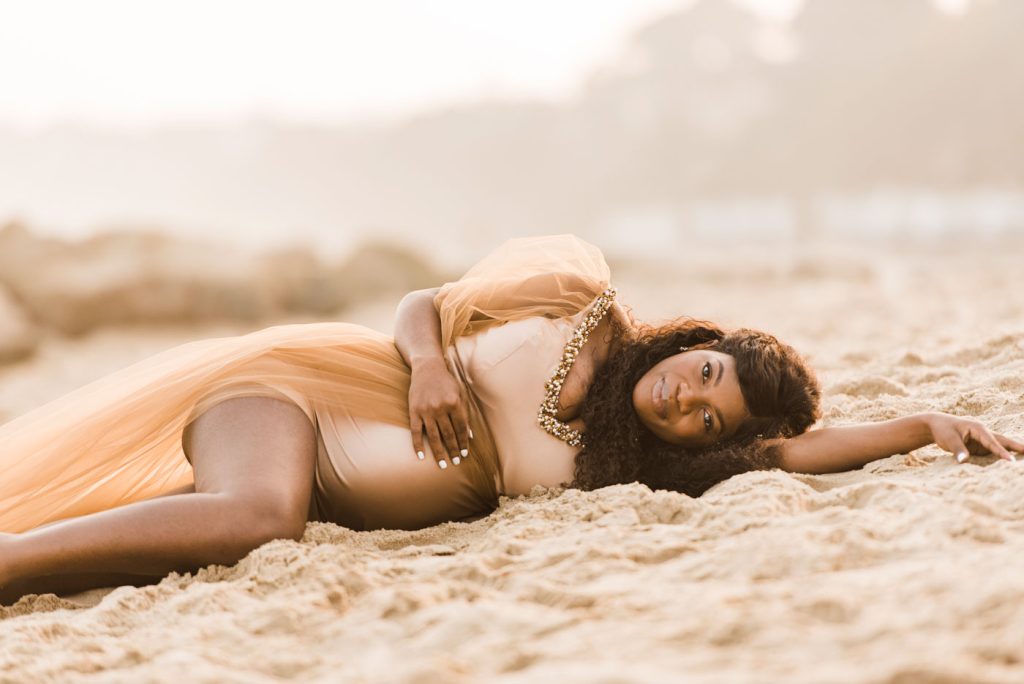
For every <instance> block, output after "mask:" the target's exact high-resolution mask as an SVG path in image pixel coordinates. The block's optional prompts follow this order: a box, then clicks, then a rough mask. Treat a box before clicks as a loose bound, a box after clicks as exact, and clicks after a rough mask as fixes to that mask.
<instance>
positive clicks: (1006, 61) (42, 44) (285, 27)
mask: <svg viewBox="0 0 1024 684" xmlns="http://www.w3.org/2000/svg"><path fill="white" fill-rule="evenodd" d="M1021 35H1024V3H1022V2H1019V1H1018V0H943V1H941V2H940V1H938V0H803V1H800V0H743V1H742V2H741V1H739V0H737V1H736V2H732V1H730V0H690V1H685V0H556V1H551V0H522V1H521V2H517V3H497V2H490V1H488V2H480V1H479V0H477V1H476V2H473V1H471V0H435V1H434V2H430V3H421V2H414V1H412V0H378V1H377V2H374V3H356V2H330V1H327V0H303V1H301V2H289V3H285V2H283V1H277V2H275V1H251V0H250V1H246V2H243V1H241V0H238V1H228V0H206V1H199V0H175V2H163V1H158V0H152V1H150V2H146V3H138V2H131V1H130V0H95V1H94V2H90V3H78V2H73V1H71V0H67V1H58V0H38V1H34V2H28V1H25V2H7V3H4V4H2V5H0V363H2V364H4V365H2V366H0V420H2V419H3V418H5V417H11V416H13V415H16V414H17V413H20V412H22V411H24V410H27V409H28V408H31V407H32V406H34V405H37V404H39V403H41V402H42V401H45V400H46V399H48V398H51V397H53V396H56V395H57V394H59V393H61V392H63V391H67V390H68V389H70V388H72V387H74V386H77V385H79V384H81V383H83V382H86V381H88V380H89V379H92V378H94V377H97V376H99V375H101V374H103V373H105V372H109V371H110V370H113V369H115V368H117V367H120V366H123V365H125V364H126V363H128V362H130V361H131V360H134V359H136V358H140V357H142V356H145V355H148V354H150V353H153V352H155V351H159V350H160V349H162V348H166V347H167V346H170V345H172V344H177V343H179V342H181V341H185V340H186V339H192V338H195V337H198V336H210V335H214V334H236V333H238V332H244V331H246V330H251V329H254V328H256V327H261V326H263V325H268V324H272V323H279V322H291V321H303V320H325V319H344V320H352V321H356V322H362V323H365V324H368V325H372V326H375V327H379V328H382V329H388V328H389V326H390V325H391V315H392V313H393V309H394V305H395V303H396V302H397V300H398V298H400V296H401V294H402V293H404V292H407V291H409V290H411V289H415V288H419V287H429V286H434V285H437V284H439V283H441V282H444V281H445V280H447V279H450V278H453V277H457V276H458V274H459V273H460V271H461V270H462V269H463V268H465V267H466V266H467V265H468V264H470V263H472V262H473V261H474V260H475V259H477V258H479V257H480V256H482V255H483V254H484V253H486V252H487V251H488V250H490V249H491V248H493V247H494V246H496V245H497V244H499V243H500V242H502V241H503V240H505V239H507V238H509V237H513V236H523V235H536V234H545V233H563V232H572V233H576V234H577V235H580V236H581V237H583V238H585V239H587V240H589V241H591V242H594V243H595V244H597V245H598V246H600V247H601V248H602V249H603V250H604V252H605V254H606V255H607V257H608V259H609V261H610V262H611V264H612V266H613V272H614V274H615V280H616V281H617V282H618V284H619V285H620V289H621V290H622V291H623V298H624V299H626V300H628V303H630V304H631V305H632V306H633V308H634V310H635V311H636V313H637V314H638V315H640V316H641V317H653V318H659V317H667V316H671V315H679V314H690V315H695V316H699V317H704V318H711V319H713V320H716V321H719V322H721V323H723V324H726V325H741V324H743V325H751V326H756V327H763V328H766V329H769V330H772V331H775V332H777V333H778V334H779V335H780V336H785V338H786V339H787V340H790V341H792V342H794V344H797V345H800V346H801V348H802V349H805V350H807V352H806V353H807V354H808V355H809V356H811V357H813V359H814V360H815V361H816V362H817V363H818V364H819V367H821V368H822V369H823V372H828V371H829V369H830V368H833V369H841V368H846V367H849V366H850V365H851V363H852V364H853V365H856V364H857V363H858V361H857V359H858V358H860V357H859V356H858V355H861V356H864V357H865V358H867V357H868V356H870V355H871V354H880V353H893V354H906V353H910V352H908V351H907V350H908V349H911V348H912V349H914V350H915V351H914V352H913V353H914V354H920V353H927V348H928V345H929V344H931V343H935V344H943V343H945V342H949V340H950V339H952V338H949V337H948V336H949V335H956V334H968V333H969V334H970V335H974V336H983V335H989V334H997V333H1000V332H1003V333H1005V332H1008V331H1009V332H1012V331H1014V330H1019V328H1020V325H1021V323H1020V321H1021V320H1022V317H1024V304H1022V302H1021V295H1020V292H1021V287H1020V286H1021V284H1022V281H1021V278H1020V276H1019V273H1020V270H1021V268H1020V264H1021V260H1020V257H1021V255H1024V249H1022V247H1021V242H1022V241H1024V182H1022V181H1024V165H1022V164H1021V159H1022V158H1024V155H1022V152H1024V49H1022V48H1021V44H1020V36H1021ZM944 336H947V337H944ZM958 339H959V338H958ZM844 364H845V365H844Z"/></svg>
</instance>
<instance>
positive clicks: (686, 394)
mask: <svg viewBox="0 0 1024 684" xmlns="http://www.w3.org/2000/svg"><path fill="white" fill-rule="evenodd" d="M697 398H698V397H695V396H694V394H693V392H692V391H691V390H690V385H689V384H688V383H687V382H686V381H685V380H681V381H680V382H679V389H678V394H676V403H678V404H679V412H680V413H683V414H686V413H689V412H690V411H691V410H692V406H693V404H694V402H695V401H696V400H697Z"/></svg>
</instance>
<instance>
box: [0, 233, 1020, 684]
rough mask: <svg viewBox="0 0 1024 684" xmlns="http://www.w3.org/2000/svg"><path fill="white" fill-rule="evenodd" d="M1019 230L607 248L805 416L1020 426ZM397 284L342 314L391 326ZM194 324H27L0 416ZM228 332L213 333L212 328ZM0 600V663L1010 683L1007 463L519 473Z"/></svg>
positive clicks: (398, 676) (316, 676)
mask: <svg viewBox="0 0 1024 684" xmlns="http://www.w3.org/2000/svg"><path fill="white" fill-rule="evenodd" d="M1022 257H1024V249H1022V248H1021V246H1020V245H1012V244H1006V245H991V244H990V245H975V246H972V247H970V248H962V247H961V246H953V247H951V248H946V249H943V250H938V249H924V248H922V247H921V246H920V245H917V246H912V247H909V248H908V247H906V246H885V247H884V248H883V247H877V248H875V249H872V250H868V249H866V248H864V249H860V250H851V249H848V248H847V249H841V248H839V247H829V248H826V247H813V248H812V247H805V248H802V249H801V250H799V251H797V250H795V249H787V250H778V251H768V250H763V249H761V250H758V249H751V250H749V252H746V251H743V250H731V251H730V252H729V254H728V257H726V255H724V254H722V253H721V252H715V251H707V252H701V251H699V250H694V251H693V252H692V253H688V254H686V255H679V257H678V258H676V259H674V260H671V261H668V260H667V261H666V262H665V263H663V264H655V265H652V264H630V263H625V262H619V263H616V262H614V260H613V264H612V266H613V273H614V274H615V280H616V282H617V284H618V285H619V287H620V290H621V295H620V297H621V299H622V300H623V301H625V302H627V303H631V304H633V305H634V309H635V312H636V313H637V314H638V315H639V316H641V317H644V318H657V317H663V316H666V315H668V314H670V313H683V312H686V313H691V314H693V315H696V316H699V317H704V318H710V319H713V320H717V321H720V322H722V323H725V324H729V325H739V324H746V325H750V326H753V327H761V328H765V329H768V330H771V331H773V332H775V333H777V334H778V335H779V336H780V337H782V338H783V339H786V340H787V341H790V342H791V343H793V344H794V346H797V347H798V348H799V349H801V350H802V351H804V352H805V353H806V355H807V356H808V357H809V358H810V359H811V360H812V362H813V363H814V364H815V366H816V367H817V368H818V369H819V374H820V377H821V380H822V385H823V388H824V402H823V403H824V405H823V413H824V417H823V420H822V422H821V424H822V425H840V424H846V423H851V422H858V421H872V420H880V419H885V418H890V417H895V416H901V415H906V414H909V413H913V412H917V411H946V412H949V413H955V414H962V415H971V416H976V417H979V418H981V419H983V420H984V421H985V422H986V423H987V424H988V425H989V426H990V427H992V428H994V429H997V430H1000V431H1004V432H1007V433H1010V434H1015V435H1017V436H1020V435H1024V288H1022V287H1021V285H1022V283H1024V276H1022V275H1021V271H1022V269H1021V266H1020V264H1021V263H1022ZM391 306H393V302H389V303H386V304H382V305H381V307H380V308H378V309H372V308H367V309H364V310H359V311H352V312H350V316H349V317H350V318H351V319H353V320H366V321H372V322H374V323H375V324H380V325H386V324H387V321H388V318H387V317H388V315H389V314H388V313H387V312H388V311H390V308H389V307H391ZM210 330H212V328H206V327H203V328H188V329H174V330H170V329H160V330H155V329H154V330H142V329H132V328H124V329H122V328H105V329H103V330H102V331H99V332H94V333H91V334H88V335H86V336H84V337H81V338H78V339H76V340H65V339H63V338H52V339H49V338H48V339H47V340H45V341H44V342H42V343H41V345H40V347H39V351H38V352H37V354H36V356H35V357H33V358H32V359H30V360H28V361H23V362H21V363H19V364H17V365H9V366H7V367H6V368H5V369H3V370H2V371H0V410H2V411H3V412H4V413H5V414H7V417H10V416H11V415H16V414H17V413H19V412H21V411H24V410H28V409H29V408H31V407H32V406H33V405H37V404H39V403H42V402H43V401H45V400H47V399H48V398H50V397H51V396H56V395H57V394H59V393H61V392H63V391H66V390H67V389H70V387H73V386H75V385H76V384H80V383H82V382H86V381H88V380H89V379H91V378H92V377H95V376H97V375H102V374H103V373H104V372H107V371H109V370H112V369H113V368H114V367H117V366H118V365H119V364H123V363H127V362H129V361H131V360H133V358H135V357H141V356H144V355H146V354H149V353H152V352H155V351H157V350H159V349H162V348H165V347H167V346H170V345H172V344H175V343H177V342H178V341H182V340H183V339H186V338H190V337H198V336H204V335H205V333H206V331H210ZM223 332H224V329H223V328H218V329H217V330H216V333H217V334H222V333H223ZM72 598H73V599H74V600H68V599H61V598H57V597H55V596H53V595H48V596H39V597H26V598H23V599H22V600H21V601H20V602H18V603H17V604H15V605H14V606H11V607H4V608H2V609H0V616H2V617H3V619H2V620H0V680H2V681H34V682H64V681H104V682H139V681H160V682H163V681H166V682H176V681H199V682H220V681H238V682H274V681H280V680H282V679H293V680H299V681H325V682H326V681H345V682H383V681H387V682H408V683H410V684H412V683H413V682H415V683H417V684H423V683H427V684H429V683H431V682H510V683H511V682H531V683H532V682H588V683H591V682H606V683H612V682H677V681H685V682H708V683H710V682H716V683H717V682H764V683H769V682H772V683H774V682H808V683H815V684H819V683H821V684H823V683H829V682H877V683H883V682H885V683H891V684H909V683H912V682H913V683H916V682H930V683H939V682H943V683H947V682H948V683H949V684H953V683H959V682H1007V683H1010V682H1021V681H1024V463H1021V464H1011V463H1008V462H1004V461H995V460H994V459H991V458H972V459H971V460H970V461H969V462H968V463H966V464H964V465H958V464H956V463H955V461H954V460H953V458H952V457H951V456H950V455H949V454H946V453H944V452H942V451H940V450H939V449H937V448H936V447H927V448H924V449H920V450H918V451H916V452H914V453H912V454H907V455H897V456H893V457H890V458H887V459H882V460H879V461H875V462H873V463H871V464H869V465H868V466H867V467H865V468H864V469H862V470H858V471H855V472H849V473H839V474H834V475H823V476H810V475H793V474H787V473H783V472H781V471H770V472H759V473H748V474H745V475H741V476H738V477H735V478H733V479H731V480H729V481H727V482H724V483H722V484H720V485H718V486H716V487H715V488H713V489H712V490H711V491H710V492H709V493H707V494H706V495H705V496H703V497H701V498H700V499H691V498H689V497H686V496H684V495H681V494H676V493H671V492H665V491H657V492H652V491H650V490H649V489H647V488H646V487H643V486H640V485H636V484H632V485H620V486H615V487H610V488H606V489H603V490H599V491H594V492H581V491H575V490H567V491H561V490H542V489H540V488H537V489H535V491H534V493H533V495H531V496H530V497H524V498H518V499H504V500H502V502H501V506H500V508H499V509H498V510H497V511H496V512H495V513H494V514H492V515H490V516H489V517H486V518H484V519H481V520H478V521H476V522H473V523H448V524H444V525H440V526H437V527H433V528H430V529H426V530H421V531H416V532H396V531H376V532H353V531H350V530H346V529H344V528H341V527H338V526H334V525H328V524H310V525H309V527H308V529H307V532H306V535H305V537H304V539H303V540H302V541H301V542H298V543H294V542H281V541H278V542H273V543H270V544H267V545H265V546H263V547H261V548H259V549H257V550H255V551H253V552H252V553H251V554H249V556H248V557H246V558H245V559H244V560H242V561H241V562H239V563H238V564H237V565H235V566H233V567H223V566H211V567H208V568H204V569H202V570H200V571H199V572H197V573H195V574H190V575H177V574H175V575H171V576H169V577H167V578H166V579H164V580H163V581H162V582H161V583H160V584H159V585H155V586H150V587H144V588H132V587H121V588H117V589H114V590H113V591H97V592H93V593H90V594H84V595H79V596H76V597H72Z"/></svg>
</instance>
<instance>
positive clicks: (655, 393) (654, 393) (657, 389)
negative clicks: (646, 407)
mask: <svg viewBox="0 0 1024 684" xmlns="http://www.w3.org/2000/svg"><path fill="white" fill-rule="evenodd" d="M664 391H665V376H662V377H661V378H659V379H658V382H656V383H654V389H653V390H651V398H652V400H653V401H654V412H655V413H657V414H658V417H659V418H661V419H662V420H665V419H666V418H668V406H667V405H666V404H665V396H664Z"/></svg>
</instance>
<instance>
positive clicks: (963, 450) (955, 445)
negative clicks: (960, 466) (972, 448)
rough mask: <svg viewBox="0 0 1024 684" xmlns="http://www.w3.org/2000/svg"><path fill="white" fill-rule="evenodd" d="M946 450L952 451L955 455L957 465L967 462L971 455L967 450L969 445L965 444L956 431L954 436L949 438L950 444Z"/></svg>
mask: <svg viewBox="0 0 1024 684" xmlns="http://www.w3.org/2000/svg"><path fill="white" fill-rule="evenodd" d="M946 448H947V449H949V450H950V451H952V452H953V455H954V456H956V462H957V463H963V462H964V461H966V460H967V457H968V456H970V455H971V453H970V452H969V451H968V450H967V445H966V444H964V440H963V438H962V437H961V436H960V433H958V432H956V431H955V430H953V431H952V434H951V435H950V436H949V444H948V445H947V447H946Z"/></svg>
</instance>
